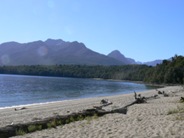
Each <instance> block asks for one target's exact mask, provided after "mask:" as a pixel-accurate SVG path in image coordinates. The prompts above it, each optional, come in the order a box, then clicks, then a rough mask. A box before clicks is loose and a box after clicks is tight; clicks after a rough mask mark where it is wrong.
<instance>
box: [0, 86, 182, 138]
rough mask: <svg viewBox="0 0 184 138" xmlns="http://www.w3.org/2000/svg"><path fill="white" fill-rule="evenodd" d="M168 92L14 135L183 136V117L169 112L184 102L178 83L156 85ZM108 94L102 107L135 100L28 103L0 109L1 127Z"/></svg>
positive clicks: (82, 137)
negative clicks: (97, 114) (100, 114)
mask: <svg viewBox="0 0 184 138" xmlns="http://www.w3.org/2000/svg"><path fill="white" fill-rule="evenodd" d="M159 90H161V91H163V90H164V91H165V92H166V93H168V94H170V96H169V97H163V96H162V95H161V96H160V95H159V97H160V98H158V99H153V100H148V102H147V103H144V104H135V105H133V106H131V107H129V108H128V112H127V114H126V115H125V114H118V113H116V114H108V115H105V116H103V117H99V118H96V119H92V120H83V121H76V122H73V123H70V124H66V125H64V126H58V127H57V128H52V129H46V130H42V131H37V132H34V133H30V134H26V135H23V136H16V138H184V118H181V117H182V115H181V114H179V113H175V114H174V113H173V114H170V115H168V112H169V111H173V110H174V109H177V108H178V107H181V106H182V105H183V107H184V104H183V103H179V100H180V97H181V96H184V89H183V88H182V87H181V86H170V87H165V88H161V89H159ZM141 94H142V96H152V95H155V94H157V92H156V90H150V91H147V92H142V93H141ZM103 98H107V99H109V100H110V101H112V102H113V104H112V105H110V106H108V107H105V109H107V110H108V109H112V108H120V107H123V106H125V105H127V104H129V103H131V102H133V101H134V95H133V94H127V95H118V96H111V97H99V98H89V99H81V100H74V101H63V102H56V103H50V104H43V105H34V106H28V107H27V109H25V110H19V111H14V109H13V108H10V109H1V110H0V127H3V126H6V125H10V124H11V123H14V124H16V123H24V122H29V121H33V120H35V119H41V118H45V117H49V116H53V115H56V114H59V115H64V114H70V113H72V112H78V111H81V110H83V109H87V108H92V107H93V106H94V105H96V106H97V105H100V101H101V99H103Z"/></svg>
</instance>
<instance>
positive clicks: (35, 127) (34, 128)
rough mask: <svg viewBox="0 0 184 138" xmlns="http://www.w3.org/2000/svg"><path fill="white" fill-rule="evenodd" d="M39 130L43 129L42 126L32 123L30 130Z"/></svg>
mask: <svg viewBox="0 0 184 138" xmlns="http://www.w3.org/2000/svg"><path fill="white" fill-rule="evenodd" d="M37 130H42V126H41V125H30V126H29V127H28V131H29V132H34V131H37Z"/></svg>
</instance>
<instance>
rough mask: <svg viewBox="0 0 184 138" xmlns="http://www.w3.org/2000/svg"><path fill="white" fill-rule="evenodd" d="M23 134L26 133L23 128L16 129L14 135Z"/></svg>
mask: <svg viewBox="0 0 184 138" xmlns="http://www.w3.org/2000/svg"><path fill="white" fill-rule="evenodd" d="M25 134H26V132H25V131H24V130H23V129H18V130H16V136H18V135H25Z"/></svg>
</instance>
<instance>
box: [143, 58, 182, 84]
mask: <svg viewBox="0 0 184 138" xmlns="http://www.w3.org/2000/svg"><path fill="white" fill-rule="evenodd" d="M145 76H146V77H145V81H146V82H151V83H165V84H183V83H184V79H183V78H184V57H183V56H177V55H175V57H173V58H172V60H164V61H163V63H162V64H159V65H157V66H156V67H154V68H153V69H152V70H149V71H148V72H147V74H146V75H145Z"/></svg>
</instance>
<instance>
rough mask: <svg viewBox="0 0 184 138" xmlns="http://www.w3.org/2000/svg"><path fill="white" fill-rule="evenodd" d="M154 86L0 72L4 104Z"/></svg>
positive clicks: (74, 97) (92, 94)
mask: <svg viewBox="0 0 184 138" xmlns="http://www.w3.org/2000/svg"><path fill="white" fill-rule="evenodd" d="M148 89H153V87H151V86H147V85H145V84H137V83H132V82H123V81H110V80H95V79H78V78H62V77H39V76H23V75H0V107H9V106H16V105H24V104H33V103H44V102H52V101H61V100H71V99H80V98H88V97H99V96H109V95H117V94H126V93H132V92H134V91H136V92H138V91H144V90H148Z"/></svg>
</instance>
